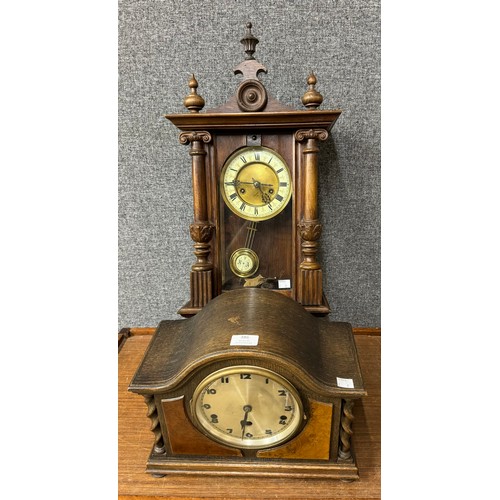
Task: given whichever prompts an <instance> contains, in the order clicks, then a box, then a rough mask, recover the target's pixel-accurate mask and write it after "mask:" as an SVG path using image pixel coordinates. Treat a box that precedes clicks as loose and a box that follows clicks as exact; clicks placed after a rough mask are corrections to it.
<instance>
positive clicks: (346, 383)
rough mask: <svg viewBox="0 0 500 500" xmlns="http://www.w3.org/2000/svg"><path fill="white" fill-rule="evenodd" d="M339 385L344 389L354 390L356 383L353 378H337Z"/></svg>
mask: <svg viewBox="0 0 500 500" xmlns="http://www.w3.org/2000/svg"><path fill="white" fill-rule="evenodd" d="M337 385H338V386H339V387H343V388H344V389H354V381H353V380H352V378H340V377H337Z"/></svg>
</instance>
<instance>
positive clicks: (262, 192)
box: [252, 178, 272, 203]
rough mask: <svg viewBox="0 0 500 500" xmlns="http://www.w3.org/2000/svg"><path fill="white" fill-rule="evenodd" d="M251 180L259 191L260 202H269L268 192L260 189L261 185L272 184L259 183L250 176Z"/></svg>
mask: <svg viewBox="0 0 500 500" xmlns="http://www.w3.org/2000/svg"><path fill="white" fill-rule="evenodd" d="M252 180H253V185H254V187H256V188H257V189H258V190H259V191H260V195H261V198H262V202H263V203H270V202H271V197H270V196H269V194H268V193H265V192H264V191H263V189H262V187H261V186H272V184H261V183H260V182H259V181H256V180H255V179H254V178H252Z"/></svg>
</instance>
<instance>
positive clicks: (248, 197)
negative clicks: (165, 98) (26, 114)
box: [129, 23, 366, 479]
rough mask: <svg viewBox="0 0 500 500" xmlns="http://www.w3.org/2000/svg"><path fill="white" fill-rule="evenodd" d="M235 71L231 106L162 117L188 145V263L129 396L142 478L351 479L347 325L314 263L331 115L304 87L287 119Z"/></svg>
mask: <svg viewBox="0 0 500 500" xmlns="http://www.w3.org/2000/svg"><path fill="white" fill-rule="evenodd" d="M251 27H252V26H251V24H250V23H248V24H247V30H246V34H245V36H244V38H243V39H242V40H241V41H242V43H243V44H244V46H245V53H246V59H245V61H243V62H242V63H241V64H240V65H238V66H237V68H236V69H235V73H236V74H241V75H242V80H241V82H240V84H239V86H238V88H237V91H236V94H235V95H234V96H233V97H232V98H230V100H229V101H228V102H227V103H226V104H224V105H222V106H220V107H219V108H216V109H211V110H208V111H207V112H200V111H201V109H202V108H203V107H204V100H203V98H202V97H201V96H200V95H198V92H197V88H198V82H197V81H196V79H195V77H194V76H193V77H192V78H191V79H190V81H189V87H190V94H189V95H188V96H187V97H186V99H185V100H184V105H185V106H186V108H187V109H188V112H187V113H180V114H172V115H167V118H168V119H169V120H170V121H171V122H172V123H174V124H175V125H176V126H177V127H178V128H179V129H180V131H181V133H180V142H181V143H182V144H186V145H190V151H189V154H190V156H191V158H192V161H191V163H192V179H193V209H194V221H193V224H191V226H190V234H191V237H192V239H193V241H194V254H195V257H196V261H195V263H194V264H193V265H192V268H191V272H190V298H189V300H188V302H187V303H186V304H185V305H184V306H182V307H181V309H180V310H179V312H180V314H181V315H182V316H185V317H186V319H179V320H175V321H162V322H161V323H160V324H159V325H158V328H157V330H156V333H155V335H154V337H153V339H152V341H151V343H150V346H149V347H148V350H147V351H146V353H145V355H144V359H143V361H142V363H141V364H140V366H139V368H138V370H137V372H136V374H135V376H134V378H133V379H132V381H131V384H130V387H129V390H131V391H133V392H136V393H138V394H141V395H143V396H144V397H145V399H146V404H147V407H148V416H149V418H150V419H151V421H152V431H153V434H154V445H153V449H152V452H151V455H150V457H149V459H148V460H147V468H146V470H147V471H148V472H149V473H151V474H154V475H158V476H163V475H167V474H199V475H242V476H251V475H264V476H269V477H281V476H283V477H288V478H316V477H321V478H341V479H356V478H357V477H358V469H357V466H356V463H355V459H354V455H353V453H352V450H351V435H352V425H351V424H352V420H353V414H352V407H353V404H354V400H356V399H358V398H360V397H363V396H364V395H365V394H366V393H365V390H364V388H363V381H362V376H361V371H360V368H359V363H358V358H357V353H356V347H355V344H354V340H353V335H352V329H351V326H350V325H349V324H347V323H339V322H331V321H328V320H327V319H326V318H324V317H320V316H325V315H326V314H328V313H329V306H328V302H327V300H326V298H325V296H324V293H323V281H322V280H323V275H322V269H321V264H320V263H319V261H318V259H317V251H318V245H319V238H320V235H321V223H320V221H319V220H318V200H317V193H318V165H317V162H318V160H317V158H318V145H319V142H321V141H324V140H326V139H327V137H328V131H329V130H330V129H331V127H332V126H333V125H334V123H335V121H336V120H337V118H338V116H339V114H340V111H339V110H333V111H322V110H319V109H317V108H318V107H319V105H320V104H321V102H322V97H321V95H320V94H319V93H318V92H317V91H316V89H315V85H316V78H315V76H314V75H312V74H311V75H310V76H309V78H308V80H307V83H308V86H309V87H308V89H307V91H306V92H305V94H304V96H303V97H302V102H303V104H304V106H305V107H306V109H305V110H300V111H297V110H293V109H291V108H289V107H288V106H285V105H283V104H281V103H280V102H279V101H277V100H275V99H274V98H272V97H271V96H269V95H268V94H267V91H266V89H265V88H264V85H263V84H262V82H261V81H260V80H259V78H258V75H259V74H260V73H261V72H267V70H266V68H265V67H264V66H262V65H261V64H260V63H259V62H258V61H256V60H255V59H254V57H253V54H254V51H255V47H256V44H257V42H258V40H257V39H256V38H255V37H254V36H253V34H252V32H251Z"/></svg>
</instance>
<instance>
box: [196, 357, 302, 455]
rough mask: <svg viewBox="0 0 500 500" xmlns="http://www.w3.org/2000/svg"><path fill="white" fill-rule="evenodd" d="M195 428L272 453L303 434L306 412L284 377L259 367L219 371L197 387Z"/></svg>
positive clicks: (233, 443)
mask: <svg viewBox="0 0 500 500" xmlns="http://www.w3.org/2000/svg"><path fill="white" fill-rule="evenodd" d="M192 413H193V416H194V420H195V423H196V424H197V425H198V426H199V427H201V428H202V429H203V430H204V431H205V433H207V434H208V435H210V436H211V437H212V438H213V439H214V440H216V441H218V442H220V443H223V444H226V445H229V446H234V447H237V448H268V447H270V446H274V445H277V444H279V443H282V442H284V441H286V440H288V439H289V438H291V437H292V436H293V435H295V434H296V433H297V431H298V430H299V428H300V426H301V423H302V421H303V415H304V412H303V407H302V403H301V400H300V396H299V395H298V393H297V391H296V390H295V388H294V387H293V386H292V385H291V384H290V383H289V382H288V381H287V380H286V379H284V378H283V377H281V376H280V375H278V374H276V373H274V372H272V371H270V370H266V369H263V368H258V367H255V366H234V367H229V368H224V369H222V370H218V371H216V372H214V373H213V374H211V375H210V376H208V377H207V378H205V379H204V380H203V381H202V382H201V383H200V384H199V385H198V387H197V388H196V390H195V392H194V394H193V399H192Z"/></svg>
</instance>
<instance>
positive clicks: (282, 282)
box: [278, 280, 292, 290]
mask: <svg viewBox="0 0 500 500" xmlns="http://www.w3.org/2000/svg"><path fill="white" fill-rule="evenodd" d="M278 288H279V289H280V290H281V289H282V288H292V283H291V281H290V280H278Z"/></svg>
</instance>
